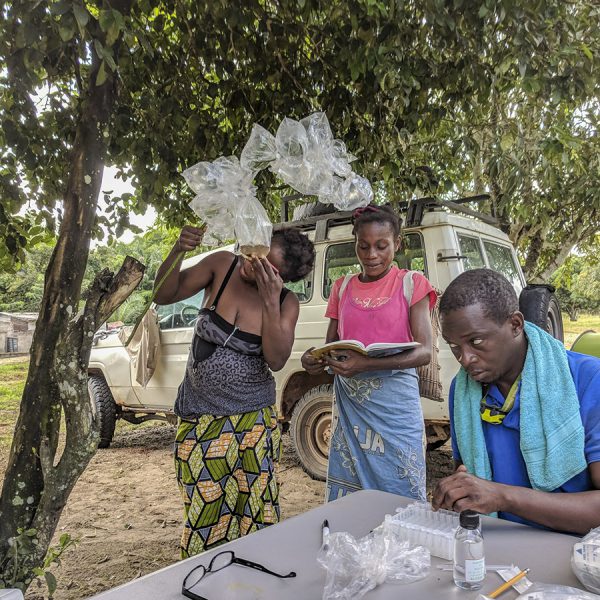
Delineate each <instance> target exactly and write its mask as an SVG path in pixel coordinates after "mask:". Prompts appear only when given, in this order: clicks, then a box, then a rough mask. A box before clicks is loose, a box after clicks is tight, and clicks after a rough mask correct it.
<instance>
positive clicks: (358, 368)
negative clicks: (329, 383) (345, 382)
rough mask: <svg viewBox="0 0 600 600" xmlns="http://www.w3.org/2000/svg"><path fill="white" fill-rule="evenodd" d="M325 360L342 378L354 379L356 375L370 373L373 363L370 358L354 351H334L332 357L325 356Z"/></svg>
mask: <svg viewBox="0 0 600 600" xmlns="http://www.w3.org/2000/svg"><path fill="white" fill-rule="evenodd" d="M323 359H324V360H325V363H326V364H327V365H328V366H329V367H331V370H332V371H333V372H334V373H335V374H336V375H340V376H341V377H354V375H358V374H359V373H364V372H365V371H368V365H369V363H370V361H371V359H370V358H369V357H368V356H365V355H364V354H360V352H355V351H354V350H338V351H337V352H336V351H333V352H332V355H331V356H327V355H325V356H324V357H323Z"/></svg>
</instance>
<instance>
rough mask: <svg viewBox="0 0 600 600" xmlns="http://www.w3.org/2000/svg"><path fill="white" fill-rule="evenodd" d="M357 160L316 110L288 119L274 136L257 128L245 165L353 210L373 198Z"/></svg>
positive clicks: (246, 151) (246, 150)
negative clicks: (266, 170)
mask: <svg viewBox="0 0 600 600" xmlns="http://www.w3.org/2000/svg"><path fill="white" fill-rule="evenodd" d="M354 160H356V158H355V157H354V156H352V154H350V153H349V152H348V151H347V149H346V145H345V144H344V142H342V141H341V140H338V139H335V138H334V137H333V133H332V132H331V128H330V126H329V121H328V120H327V116H326V115H325V113H323V112H317V113H314V114H312V115H309V116H308V117H305V118H304V119H302V120H300V121H296V120H295V119H289V118H287V117H286V118H285V119H283V120H282V121H281V123H280V124H279V127H278V129H277V133H276V134H275V135H274V136H273V135H272V134H270V133H269V132H268V131H267V130H266V129H264V127H261V126H260V125H254V127H253V128H252V133H251V134H250V138H249V139H248V142H247V143H246V146H245V147H244V149H243V150H242V154H241V159H240V162H241V165H242V168H244V169H247V170H249V171H251V172H253V173H256V172H258V171H259V170H261V169H263V168H266V167H267V166H268V167H269V168H270V170H271V171H272V172H273V173H275V174H276V175H278V176H279V177H280V178H281V179H282V180H283V181H284V182H285V183H286V184H287V185H289V186H290V187H292V188H293V189H295V190H296V191H297V192H300V193H301V194H304V195H307V196H318V198H319V200H320V201H321V202H323V203H324V204H333V205H334V206H335V207H336V208H338V209H340V210H352V209H354V208H358V207H360V206H366V205H367V204H369V202H371V200H372V199H373V190H372V189H371V184H370V183H369V181H368V180H367V179H365V178H364V177H360V176H359V175H357V174H356V173H354V171H352V168H351V166H350V163H351V162H352V161H354Z"/></svg>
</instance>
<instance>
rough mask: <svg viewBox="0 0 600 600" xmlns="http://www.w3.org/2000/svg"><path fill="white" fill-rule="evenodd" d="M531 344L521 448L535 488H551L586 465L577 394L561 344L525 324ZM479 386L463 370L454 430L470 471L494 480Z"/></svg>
mask: <svg viewBox="0 0 600 600" xmlns="http://www.w3.org/2000/svg"><path fill="white" fill-rule="evenodd" d="M525 334H526V336H527V341H528V347H527V356H526V358H525V365H524V366H523V371H522V376H521V391H520V405H521V406H520V411H521V415H520V423H521V426H520V447H521V453H522V454H523V458H524V460H525V465H526V466H527V473H528V475H529V480H530V482H531V486H532V488H533V489H536V490H541V491H544V492H550V491H552V490H555V489H557V488H559V487H560V486H561V485H562V484H563V483H565V482H566V481H569V479H571V478H572V477H575V475H577V474H578V473H581V471H583V470H584V469H586V468H587V462H586V459H585V452H584V442H585V432H584V429H583V423H582V421H581V414H580V412H579V398H578V397H577V391H576V389H575V384H574V382H573V378H572V376H571V371H570V369H569V363H568V360H567V354H566V350H565V348H564V346H563V345H562V343H561V342H559V341H558V340H556V339H554V338H553V337H552V336H550V335H549V334H547V333H546V332H545V331H542V330H541V329H540V328H539V327H537V326H536V325H533V323H529V322H525ZM482 396H483V392H482V389H481V384H480V383H478V382H476V381H474V380H473V379H471V377H469V375H468V373H467V372H466V371H465V370H464V369H462V368H461V369H460V371H459V372H458V374H457V376H456V384H455V387H454V432H455V436H456V442H457V445H458V450H459V452H460V456H461V459H462V462H463V464H464V465H465V467H466V468H467V469H468V471H469V472H470V473H473V474H474V475H476V476H477V477H481V478H483V479H488V480H491V479H492V469H491V467H490V460H489V457H488V453H487V449H486V445H485V438H484V435H483V428H482V425H481V417H480V403H481V399H482Z"/></svg>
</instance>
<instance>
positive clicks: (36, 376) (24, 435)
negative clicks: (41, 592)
mask: <svg viewBox="0 0 600 600" xmlns="http://www.w3.org/2000/svg"><path fill="white" fill-rule="evenodd" d="M93 66H94V68H92V70H91V71H92V73H91V76H90V83H89V90H88V94H87V97H86V99H85V101H84V102H83V106H82V111H81V116H80V119H79V122H78V125H77V130H76V136H75V141H74V144H73V154H72V159H71V164H70V165H69V168H70V175H69V180H68V184H67V190H66V193H65V197H64V217H63V220H62V223H61V227H60V232H59V236H58V241H57V244H56V247H55V249H54V252H53V254H52V258H51V260H50V263H49V265H48V269H47V271H46V277H45V286H44V296H43V299H42V305H41V311H40V315H39V318H38V321H37V326H36V329H35V334H34V337H33V342H32V347H31V352H30V354H31V362H30V365H29V373H28V376H27V382H26V384H25V389H24V391H23V397H22V400H21V406H20V412H19V417H18V420H17V425H16V428H15V433H14V437H13V441H12V446H11V451H10V456H9V460H8V466H7V469H6V473H5V478H4V484H3V488H2V496H1V498H0V583H1V582H2V580H3V581H4V582H5V583H6V584H11V585H14V584H19V587H22V588H26V587H27V585H29V583H30V582H31V580H32V578H33V574H32V570H33V568H35V567H39V566H40V565H41V564H42V563H43V559H44V557H45V555H46V552H47V549H48V546H49V544H50V541H51V539H52V535H53V534H54V531H55V529H56V525H57V522H58V519H59V517H60V514H61V511H62V509H63V507H64V505H65V503H66V500H67V498H68V496H69V494H70V492H71V490H72V489H73V486H74V485H75V483H76V481H77V479H78V478H79V476H80V475H81V473H82V472H83V470H84V469H85V467H86V466H87V464H88V462H89V460H90V459H91V457H92V456H93V455H94V453H95V451H96V447H97V432H96V428H95V427H94V423H93V413H92V408H91V404H90V402H89V398H88V391H87V364H88V361H89V354H90V350H91V344H92V338H93V334H94V331H95V330H96V329H97V327H98V326H99V325H100V324H101V323H102V321H103V320H105V319H106V318H107V317H108V316H109V314H110V312H112V310H114V309H115V308H116V306H117V305H118V304H120V303H121V302H122V301H123V300H124V299H125V298H126V297H127V296H128V295H129V294H130V293H131V292H132V291H133V290H134V289H135V287H136V286H137V284H138V283H139V281H141V278H142V275H143V266H142V265H140V263H137V261H133V260H132V259H129V260H127V261H126V262H125V263H124V267H123V268H122V270H121V272H120V273H119V275H118V276H117V277H115V278H113V277H112V276H111V275H110V274H109V273H107V272H103V273H101V274H100V275H99V276H98V277H97V278H96V280H95V281H94V283H93V284H92V288H91V291H90V294H89V298H88V300H87V302H86V305H85V308H84V309H83V310H82V311H79V312H78V307H79V301H80V296H81V283H82V280H83V275H84V272H85V268H86V264H87V259H88V254H89V244H90V239H91V233H92V227H93V225H94V219H95V215H96V209H97V203H98V194H99V192H100V185H101V182H102V173H103V170H104V164H103V161H104V155H105V142H104V138H103V131H104V129H105V127H106V126H107V124H108V121H109V117H110V114H111V112H112V110H113V105H114V96H115V89H114V80H113V76H112V75H111V76H110V77H108V78H107V80H106V82H105V83H104V84H103V85H101V86H96V85H95V81H96V73H97V70H98V68H99V66H100V62H99V60H98V57H97V56H96V55H95V53H94V56H93ZM109 310H110V312H108V311H109ZM61 412H63V413H64V416H65V423H66V445H65V449H64V451H63V453H62V456H60V457H58V456H56V449H57V442H58V434H59V428H60V414H61ZM27 529H35V530H36V533H35V536H34V540H33V547H32V549H28V550H27V551H23V553H22V554H18V553H17V557H16V558H15V556H14V553H13V551H12V550H11V547H10V540H11V539H14V538H15V537H17V536H18V535H19V533H20V532H22V531H23V530H27ZM0 587H1V586H0Z"/></svg>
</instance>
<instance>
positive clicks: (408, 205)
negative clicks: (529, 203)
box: [273, 194, 499, 241]
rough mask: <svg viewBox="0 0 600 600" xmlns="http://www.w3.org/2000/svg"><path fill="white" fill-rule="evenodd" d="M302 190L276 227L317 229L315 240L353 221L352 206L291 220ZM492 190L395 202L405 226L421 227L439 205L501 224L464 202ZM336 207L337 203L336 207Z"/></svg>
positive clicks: (285, 206)
mask: <svg viewBox="0 0 600 600" xmlns="http://www.w3.org/2000/svg"><path fill="white" fill-rule="evenodd" d="M302 197H303V195H302V194H293V195H291V196H287V197H285V198H284V202H283V207H282V222H281V223H277V224H275V225H274V226H273V229H274V231H280V230H282V229H288V228H291V227H294V228H296V229H300V230H301V231H310V230H313V229H314V230H315V241H321V240H324V239H327V231H328V229H329V227H331V226H332V225H347V224H349V223H352V213H353V211H351V210H346V211H338V210H335V209H334V210H332V212H328V213H325V214H318V215H315V216H313V217H306V218H304V219H300V220H298V221H289V220H288V217H289V214H288V202H289V201H290V200H297V199H299V198H302ZM489 197H490V196H489V194H478V195H476V196H467V197H464V198H457V199H456V200H440V199H438V198H434V197H425V198H416V199H414V200H409V201H407V202H395V203H392V206H393V208H394V209H395V210H396V212H397V213H398V214H399V215H400V216H402V217H403V219H404V227H407V228H408V227H418V226H419V225H420V224H421V223H422V221H423V215H424V214H425V213H426V212H430V211H432V210H435V209H436V208H438V209H439V208H447V209H448V210H450V211H452V212H458V213H462V214H465V215H468V216H470V217H475V218H476V219H479V220H480V221H482V222H484V223H487V224H488V225H494V226H497V225H498V223H499V222H498V219H496V218H495V217H493V216H492V215H489V214H486V213H482V212H479V211H477V210H473V209H471V208H469V207H468V206H463V205H464V204H467V203H469V202H482V201H484V200H489ZM332 209H333V207H332Z"/></svg>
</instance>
